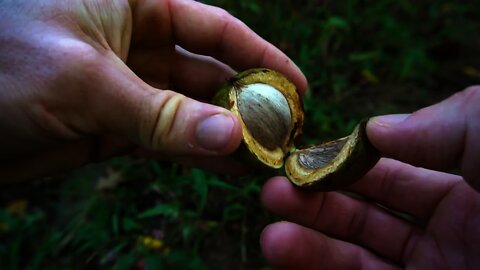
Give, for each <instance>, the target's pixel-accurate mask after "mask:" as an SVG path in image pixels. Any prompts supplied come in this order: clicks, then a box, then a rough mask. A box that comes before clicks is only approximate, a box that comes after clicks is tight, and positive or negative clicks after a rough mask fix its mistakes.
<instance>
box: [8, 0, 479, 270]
mask: <svg viewBox="0 0 480 270" xmlns="http://www.w3.org/2000/svg"><path fill="white" fill-rule="evenodd" d="M205 2H208V3H210V4H213V5H217V6H220V7H223V8H224V9H226V10H228V11H229V12H230V13H232V14H233V15H235V16H237V17H238V18H240V19H241V20H243V21H244V22H245V23H246V24H247V25H249V26H250V27H251V28H252V29H253V30H254V31H256V32H257V33H259V34H260V35H261V36H263V37H264V38H265V39H267V40H268V41H270V42H272V43H274V44H275V45H276V46H278V47H279V48H280V49H282V50H283V51H284V52H285V53H286V54H287V55H289V56H290V57H291V58H292V59H293V60H294V61H295V62H296V63H297V64H298V65H299V66H300V67H301V69H302V70H303V72H304V73H305V74H306V76H307V78H308V79H309V82H310V89H309V91H308V94H307V95H306V96H305V99H304V104H305V111H306V127H305V130H304V133H305V136H304V137H305V138H304V139H305V140H304V143H318V142H320V141H324V140H328V139H334V138H338V137H340V136H344V135H346V134H348V133H349V132H350V131H351V129H352V128H353V126H354V125H355V124H356V123H357V122H358V121H359V120H360V119H362V118H364V117H368V116H373V115H377V114H386V113H404V112H411V111H414V110H416V109H418V108H421V107H423V106H427V105H429V104H433V103H435V102H438V101H440V100H441V99H443V98H446V97H448V96H449V95H451V94H452V93H454V92H456V91H460V90H462V89H464V88H465V87H467V86H470V85H473V84H478V83H479V82H480V61H479V60H480V59H479V53H480V49H479V48H480V38H479V37H480V34H479V33H480V19H479V18H480V1H478V0H472V1H446V0H437V1H418V0H417V1H414V0H410V1H407V0H376V1H373V0H372V1H367V0H363V1H362V0H343V1H327V0H325V1H313V0H311V1H306V0H300V1H298V0H297V1H288V0H263V1H255V0H242V1H238V0H209V1H205ZM267 177H268V175H265V176H257V177H251V176H250V177H241V178H233V177H226V176H221V175H215V174H212V173H208V172H204V171H202V170H199V169H193V168H188V167H183V166H181V165H177V164H171V163H168V162H161V161H155V160H134V159H130V158H128V157H123V158H117V159H114V160H111V161H108V162H105V163H102V164H96V165H90V166H87V167H85V168H81V169H79V170H77V171H75V172H72V173H69V174H68V175H62V176H55V177H50V178H46V179H38V180H36V181H33V182H32V183H31V184H23V185H18V186H9V187H2V192H1V195H0V203H1V204H0V207H1V209H0V265H1V267H0V268H2V269H87V268H88V269H132V268H138V269H147V267H148V269H269V267H268V265H267V264H266V262H265V261H264V259H263V257H262V254H261V252H260V247H259V242H258V238H259V234H260V232H261V230H262V228H263V227H264V226H265V225H266V224H268V223H269V222H272V221H274V220H277V219H278V218H277V217H274V216H272V215H270V214H268V213H267V212H266V211H265V210H263V209H262V207H261V204H260V201H259V191H260V189H261V186H262V183H263V182H264V181H265V179H266V178H267Z"/></svg>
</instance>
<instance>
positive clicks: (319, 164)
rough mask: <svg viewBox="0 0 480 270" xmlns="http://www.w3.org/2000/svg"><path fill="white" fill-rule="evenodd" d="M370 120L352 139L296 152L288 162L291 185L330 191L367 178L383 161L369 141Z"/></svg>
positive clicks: (351, 135) (359, 126) (361, 123)
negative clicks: (372, 169) (376, 165)
mask: <svg viewBox="0 0 480 270" xmlns="http://www.w3.org/2000/svg"><path fill="white" fill-rule="evenodd" d="M366 124H367V120H363V121H361V122H360V123H359V124H358V125H357V127H356V128H355V129H354V131H353V132H352V134H350V136H347V137H344V138H341V139H338V140H335V141H331V142H326V143H324V144H320V145H315V146H312V147H309V148H305V149H301V150H297V151H295V152H293V153H292V154H291V155H290V156H289V157H288V158H287V161H286V162H285V172H286V174H287V177H288V179H290V181H291V182H292V183H293V184H295V185H297V186H299V187H302V188H308V189H314V190H321V191H330V190H336V189H341V188H344V187H346V186H348V185H350V184H352V183H353V182H355V181H357V180H358V179H359V178H361V177H362V176H363V175H364V174H366V173H367V172H368V171H369V170H370V169H371V168H372V167H373V166H374V165H375V164H376V163H377V162H378V160H379V158H380V155H379V153H378V151H377V150H376V149H375V147H373V145H372V144H371V143H370V141H369V140H368V137H367V134H366V131H365V129H366Z"/></svg>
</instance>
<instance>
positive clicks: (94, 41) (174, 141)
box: [0, 0, 307, 181]
mask: <svg viewBox="0 0 480 270" xmlns="http://www.w3.org/2000/svg"><path fill="white" fill-rule="evenodd" d="M1 3H2V8H1V10H0V108H1V114H0V131H1V132H0V149H1V152H0V179H1V180H3V181H5V180H12V179H18V178H20V179H21V178H29V177H35V176H39V175H45V174H50V173H53V172H56V171H59V170H68V169H70V168H74V167H77V166H80V165H82V164H85V163H87V162H92V161H98V160H102V159H105V158H108V157H111V156H114V155H118V154H124V153H131V152H132V151H136V150H137V148H142V149H147V150H150V151H153V152H155V154H156V155H159V156H163V157H165V158H166V159H170V160H171V159H175V158H178V157H196V159H197V160H201V161H202V162H203V161H204V160H205V159H203V158H202V159H199V158H198V156H203V157H210V158H211V157H215V156H221V155H226V154H229V153H231V152H232V151H234V150H235V149H236V148H237V146H238V145H239V143H240V141H241V137H242V136H241V125H240V123H239V120H238V119H237V118H236V117H234V116H233V115H232V114H231V113H230V112H229V111H227V110H225V109H223V108H220V107H216V106H213V105H209V104H206V103H202V102H199V101H196V100H194V99H192V98H189V97H193V98H197V99H199V100H210V99H211V97H212V95H213V93H214V92H215V91H216V89H218V88H219V87H220V86H221V84H223V83H224V82H225V80H226V79H227V78H229V77H230V76H232V75H233V74H234V73H235V72H234V70H233V69H232V68H237V69H247V68H253V67H267V68H272V69H276V70H278V71H280V72H282V73H284V74H285V75H286V76H287V77H289V78H290V79H291V80H292V81H293V82H294V83H295V84H296V85H297V86H298V87H299V89H300V91H305V89H306V84H307V83H306V79H305V77H304V75H303V74H302V73H301V72H300V70H299V69H298V67H297V66H295V64H294V63H293V62H292V61H291V60H290V59H289V58H288V57H287V56H286V55H285V54H283V53H282V52H281V51H280V50H278V49H277V48H275V47H274V46H273V45H272V44H270V43H268V42H266V41H265V40H263V39H262V38H260V37H259V36H258V35H256V34H255V33H254V32H253V31H252V30H250V29H249V28H248V27H247V26H246V25H245V24H243V23H242V22H241V21H239V20H238V19H236V18H234V17H232V16H231V15H229V14H228V13H227V12H225V11H224V10H222V9H219V8H216V7H212V6H208V5H205V4H202V3H199V2H195V1H191V0H144V1H140V0H137V1H135V0H130V1H127V0H119V1H104V0H81V1H78V0H48V1H29V0H15V1H13V0H6V1H1ZM172 90H173V91H172ZM174 91H178V92H174ZM180 93H183V94H185V95H187V96H189V97H186V96H184V95H183V94H180Z"/></svg>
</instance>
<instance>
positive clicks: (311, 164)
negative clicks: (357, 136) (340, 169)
mask: <svg viewBox="0 0 480 270" xmlns="http://www.w3.org/2000/svg"><path fill="white" fill-rule="evenodd" d="M347 139H348V138H347V137H345V138H342V139H339V140H336V141H331V142H328V143H325V144H322V145H318V146H313V147H310V148H307V149H303V150H299V151H298V163H299V164H300V165H301V166H302V167H304V168H307V169H312V170H313V169H319V168H322V167H325V166H327V165H328V164H329V163H330V162H331V161H332V160H333V159H334V158H335V157H337V156H338V154H339V153H340V151H341V150H342V148H343V146H344V145H345V143H346V142H347Z"/></svg>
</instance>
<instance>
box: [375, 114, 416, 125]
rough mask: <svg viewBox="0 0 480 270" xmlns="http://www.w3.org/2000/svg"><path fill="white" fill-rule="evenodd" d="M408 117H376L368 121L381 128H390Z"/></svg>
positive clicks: (394, 115) (399, 115)
mask: <svg viewBox="0 0 480 270" xmlns="http://www.w3.org/2000/svg"><path fill="white" fill-rule="evenodd" d="M409 116H410V114H408V113H406V114H389V115H382V116H376V117H373V118H372V119H371V120H370V121H372V122H373V123H375V124H377V125H379V126H382V127H391V126H394V125H396V124H398V123H400V122H403V121H404V120H405V119H407V118H408V117H409Z"/></svg>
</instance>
